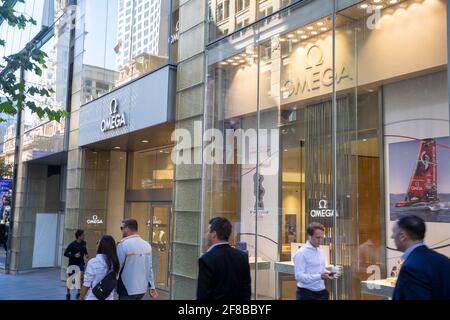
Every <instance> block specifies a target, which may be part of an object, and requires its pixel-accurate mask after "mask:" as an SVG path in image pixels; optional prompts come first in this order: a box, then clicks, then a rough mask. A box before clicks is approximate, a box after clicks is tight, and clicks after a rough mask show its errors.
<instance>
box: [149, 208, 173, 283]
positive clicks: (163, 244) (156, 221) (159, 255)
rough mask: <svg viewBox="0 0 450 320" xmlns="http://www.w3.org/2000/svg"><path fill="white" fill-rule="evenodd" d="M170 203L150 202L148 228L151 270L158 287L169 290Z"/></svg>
mask: <svg viewBox="0 0 450 320" xmlns="http://www.w3.org/2000/svg"><path fill="white" fill-rule="evenodd" d="M171 210H172V206H171V204H152V205H151V210H150V219H149V225H150V228H148V231H149V234H148V238H149V239H151V242H150V243H151V245H152V253H153V272H154V276H155V285H156V287H157V288H158V289H162V290H167V291H168V290H169V285H170V284H169V278H170V277H169V271H170V267H169V257H170V256H169V254H170V244H169V240H170V213H171Z"/></svg>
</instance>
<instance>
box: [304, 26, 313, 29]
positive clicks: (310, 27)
mask: <svg viewBox="0 0 450 320" xmlns="http://www.w3.org/2000/svg"><path fill="white" fill-rule="evenodd" d="M306 29H308V30H314V27H312V26H309V27H307V28H306Z"/></svg>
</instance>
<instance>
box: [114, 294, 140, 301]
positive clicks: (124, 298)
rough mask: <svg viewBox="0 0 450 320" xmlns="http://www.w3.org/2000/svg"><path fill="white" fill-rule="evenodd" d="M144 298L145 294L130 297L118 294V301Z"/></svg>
mask: <svg viewBox="0 0 450 320" xmlns="http://www.w3.org/2000/svg"><path fill="white" fill-rule="evenodd" d="M144 296H145V293H142V294H135V295H132V296H128V295H125V294H119V300H142V298H143V297H144Z"/></svg>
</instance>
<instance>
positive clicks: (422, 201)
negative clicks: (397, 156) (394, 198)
mask: <svg viewBox="0 0 450 320" xmlns="http://www.w3.org/2000/svg"><path fill="white" fill-rule="evenodd" d="M395 207H396V208H407V209H409V210H411V209H419V210H424V209H425V210H431V211H439V210H440V205H439V196H438V190H437V159H436V140H435V139H424V140H422V141H421V142H420V147H419V153H418V155H417V159H416V166H415V168H414V172H413V174H412V176H411V179H410V181H409V185H408V190H407V193H406V197H405V199H404V200H402V201H398V202H396V203H395Z"/></svg>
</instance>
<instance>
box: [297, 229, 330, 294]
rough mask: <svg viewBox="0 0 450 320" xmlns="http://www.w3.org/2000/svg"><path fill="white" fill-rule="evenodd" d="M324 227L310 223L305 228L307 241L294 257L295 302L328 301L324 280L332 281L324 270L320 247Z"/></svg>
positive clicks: (323, 259)
mask: <svg viewBox="0 0 450 320" xmlns="http://www.w3.org/2000/svg"><path fill="white" fill-rule="evenodd" d="M324 232H325V227H324V226H323V225H322V224H320V223H316V222H314V223H311V224H310V225H309V226H308V228H307V234H308V239H309V240H308V241H307V242H306V245H304V246H303V247H301V248H300V249H299V250H298V251H297V253H296V254H295V256H294V269H295V280H296V281H297V300H328V299H329V293H328V291H327V290H326V289H325V280H331V279H333V278H332V276H331V275H330V273H329V272H328V271H327V270H326V269H325V257H324V254H323V251H322V249H321V248H320V245H321V244H322V242H323V238H324Z"/></svg>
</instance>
